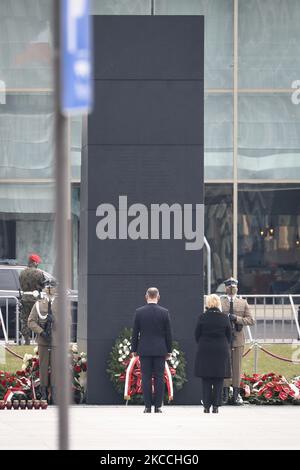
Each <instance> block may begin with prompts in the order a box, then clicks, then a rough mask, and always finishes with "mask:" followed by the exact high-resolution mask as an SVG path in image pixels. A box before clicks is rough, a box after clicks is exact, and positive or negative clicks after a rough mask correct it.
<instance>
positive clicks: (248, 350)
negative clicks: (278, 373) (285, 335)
mask: <svg viewBox="0 0 300 470" xmlns="http://www.w3.org/2000/svg"><path fill="white" fill-rule="evenodd" d="M254 346H258V347H259V349H260V350H261V351H263V352H264V353H266V354H268V355H269V356H271V357H274V359H278V360H279V361H284V362H290V363H292V364H300V361H292V360H291V359H288V358H287V357H282V356H278V355H277V354H274V353H272V352H271V351H268V350H267V349H265V348H263V347H262V346H261V345H260V344H259V343H257V342H253V343H252V344H251V346H250V348H249V349H247V351H246V352H245V353H244V354H243V357H245V356H247V354H249V352H250V351H251V350H252V349H253V347H254Z"/></svg>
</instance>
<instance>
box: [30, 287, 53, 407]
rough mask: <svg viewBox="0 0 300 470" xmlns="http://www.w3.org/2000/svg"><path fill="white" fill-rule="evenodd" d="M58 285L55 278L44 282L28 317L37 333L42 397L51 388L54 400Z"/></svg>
mask: <svg viewBox="0 0 300 470" xmlns="http://www.w3.org/2000/svg"><path fill="white" fill-rule="evenodd" d="M56 286H57V284H56V281H55V280H54V279H50V280H46V281H45V282H44V289H43V292H42V295H41V298H40V299H39V300H38V301H37V302H36V303H35V304H34V306H33V308H32V310H31V313H30V315H29V318H28V328H30V330H32V331H33V332H34V333H36V335H37V343H38V352H39V363H40V371H39V372H40V388H41V399H42V400H48V392H49V389H50V390H51V399H52V401H53V398H54V397H53V395H54V384H53V374H52V372H51V361H52V359H53V358H52V345H53V344H52V331H53V325H54V322H55V320H54V318H55V316H56V302H55V294H56Z"/></svg>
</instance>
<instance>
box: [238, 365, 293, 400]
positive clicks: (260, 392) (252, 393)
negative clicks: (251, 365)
mask: <svg viewBox="0 0 300 470" xmlns="http://www.w3.org/2000/svg"><path fill="white" fill-rule="evenodd" d="M298 379H299V378H298ZM240 386H241V393H242V396H243V398H244V401H247V402H248V403H253V404H256V405H283V404H287V403H288V404H294V405H298V404H299V405H300V380H297V377H296V378H295V379H293V380H291V381H290V382H289V381H288V380H287V379H286V378H285V377H283V376H282V375H277V374H275V373H274V372H270V373H268V374H253V375H248V374H243V375H242V378H241V385H240Z"/></svg>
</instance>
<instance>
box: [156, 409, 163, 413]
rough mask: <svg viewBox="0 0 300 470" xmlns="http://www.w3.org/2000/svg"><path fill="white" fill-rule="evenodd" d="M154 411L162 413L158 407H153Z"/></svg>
mask: <svg viewBox="0 0 300 470" xmlns="http://www.w3.org/2000/svg"><path fill="white" fill-rule="evenodd" d="M154 413H162V410H161V409H160V408H155V410H154Z"/></svg>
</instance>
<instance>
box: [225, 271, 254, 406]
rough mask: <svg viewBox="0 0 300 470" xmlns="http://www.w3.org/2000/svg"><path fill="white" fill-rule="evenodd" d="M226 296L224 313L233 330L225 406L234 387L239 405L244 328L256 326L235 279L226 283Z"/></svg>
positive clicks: (234, 400) (234, 403) (234, 398)
mask: <svg viewBox="0 0 300 470" xmlns="http://www.w3.org/2000/svg"><path fill="white" fill-rule="evenodd" d="M224 284H225V291H226V295H225V296H223V297H221V303H222V311H223V313H225V314H227V315H228V316H229V319H230V323H231V328H232V344H231V366H232V378H231V379H225V380H224V388H223V404H224V405H225V404H229V387H230V385H232V387H233V398H232V404H233V405H239V404H240V403H239V402H238V395H239V391H240V380H241V365H242V357H243V352H244V345H245V335H244V331H243V327H244V326H247V325H249V326H250V325H254V323H255V321H254V318H253V317H252V315H251V313H250V308H249V305H248V302H247V300H245V299H242V298H239V297H238V296H237V292H238V281H237V280H236V279H234V278H233V277H231V278H229V279H227V280H226V281H224Z"/></svg>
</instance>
